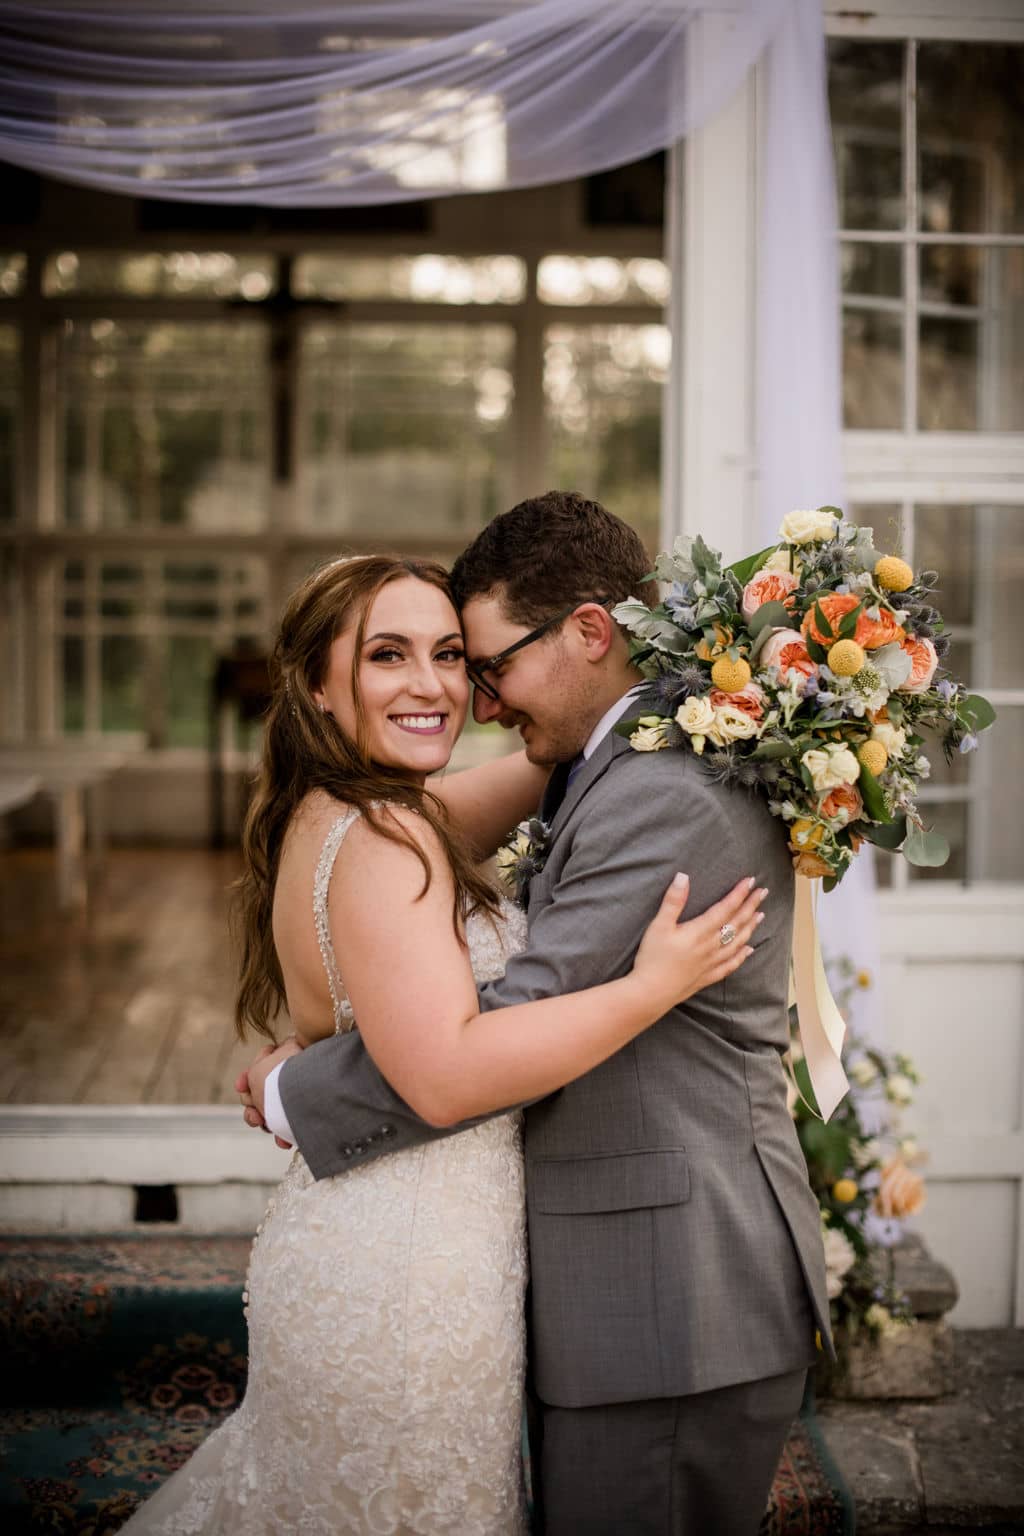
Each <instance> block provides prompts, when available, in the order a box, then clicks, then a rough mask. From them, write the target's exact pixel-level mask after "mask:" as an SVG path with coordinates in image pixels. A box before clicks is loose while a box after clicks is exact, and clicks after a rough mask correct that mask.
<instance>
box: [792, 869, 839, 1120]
mask: <svg viewBox="0 0 1024 1536" xmlns="http://www.w3.org/2000/svg"><path fill="white" fill-rule="evenodd" d="M817 892H818V883H817V881H815V880H808V879H807V878H806V876H804V875H797V877H796V908H795V911H794V915H793V961H792V965H793V969H792V991H793V993H794V994H795V997H796V1011H797V1019H798V1021H799V1025H800V1043H801V1045H802V1046H803V1052H804V1060H805V1062H806V1063H807V1072H808V1076H809V1077H810V1079H811V1087H812V1088H813V1089H814V1097H815V1098H816V1099H817V1101H818V1108H819V1109H820V1110H821V1115H822V1119H823V1120H828V1119H829V1117H830V1116H831V1115H832V1114H833V1113H834V1112H835V1109H836V1107H837V1105H838V1104H839V1103H840V1102H841V1101H842V1099H843V1098H844V1096H845V1095H846V1094H847V1093H848V1092H849V1089H850V1084H849V1081H848V1079H847V1076H846V1073H845V1072H844V1071H843V1063H842V1058H841V1053H842V1049H843V1040H844V1038H845V1036H846V1025H845V1024H844V1023H843V1016H842V1014H841V1013H840V1012H839V1009H838V1008H837V1007H836V1002H835V998H834V997H833V996H832V992H831V989H830V987H829V984H828V977H827V976H826V975H825V965H824V962H823V961H822V958H821V945H820V944H819V943H818V930H817V925H816V923H815V921H814V908H815V905H816V896H817Z"/></svg>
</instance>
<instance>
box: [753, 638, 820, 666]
mask: <svg viewBox="0 0 1024 1536" xmlns="http://www.w3.org/2000/svg"><path fill="white" fill-rule="evenodd" d="M758 665H759V666H761V667H778V669H779V673H780V675H781V676H782V677H785V676H786V674H787V672H798V673H799V674H800V676H801V677H802V678H809V677H817V675H818V668H817V667H816V666H815V664H814V662H813V661H812V660H811V658H810V656H809V655H808V654H807V646H806V645H805V644H804V637H803V635H802V634H801V633H800V631H799V630H798V629H777V630H776V631H775V633H774V634H772V635H769V637H768V639H767V640H766V641H765V643H764V646H763V647H762V650H761V654H760V656H759V657H758Z"/></svg>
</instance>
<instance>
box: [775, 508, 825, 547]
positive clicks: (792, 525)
mask: <svg viewBox="0 0 1024 1536" xmlns="http://www.w3.org/2000/svg"><path fill="white" fill-rule="evenodd" d="M838 526H839V525H838V523H837V522H836V518H835V514H834V513H832V512H819V511H817V510H816V509H815V510H814V511H798V512H787V513H786V516H785V517H784V518H783V519H782V525H781V527H780V528H779V535H780V537H782V538H783V539H785V541H786V543H787V544H818V543H821V542H822V541H824V540H825V539H831V538H832V537H833V535H834V534H835V531H836V529H837V527H838Z"/></svg>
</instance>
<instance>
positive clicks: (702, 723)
mask: <svg viewBox="0 0 1024 1536" xmlns="http://www.w3.org/2000/svg"><path fill="white" fill-rule="evenodd" d="M714 724H715V708H714V705H713V704H712V703H711V701H710V699H699V698H696V697H694V696H692V695H691V697H690V698H688V699H687V700H686V702H685V703H684V704H680V706H679V708H678V709H677V710H676V725H678V726H680V727H681V729H682V730H684V731H687V732H688V733H689V734H690V735H691V736H706V735H707V734H708V732H709V731H711V730H712V728H713V727H714Z"/></svg>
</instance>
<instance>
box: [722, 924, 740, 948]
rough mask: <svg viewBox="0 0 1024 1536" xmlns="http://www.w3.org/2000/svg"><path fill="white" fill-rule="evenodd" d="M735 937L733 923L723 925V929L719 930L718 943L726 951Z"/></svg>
mask: <svg viewBox="0 0 1024 1536" xmlns="http://www.w3.org/2000/svg"><path fill="white" fill-rule="evenodd" d="M735 937H736V929H735V928H734V927H733V925H732V923H723V924H722V926H721V928H719V930H718V942H719V944H721V946H722V948H723V949H724V948H725V946H726V945H727V944H731V943H732V941H733V939H734V938H735Z"/></svg>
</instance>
